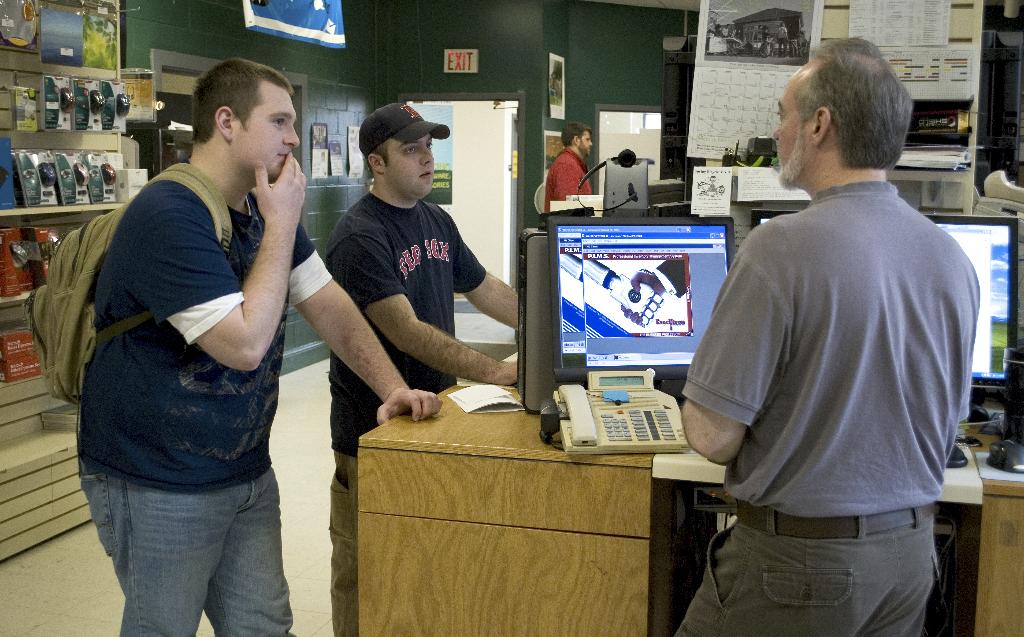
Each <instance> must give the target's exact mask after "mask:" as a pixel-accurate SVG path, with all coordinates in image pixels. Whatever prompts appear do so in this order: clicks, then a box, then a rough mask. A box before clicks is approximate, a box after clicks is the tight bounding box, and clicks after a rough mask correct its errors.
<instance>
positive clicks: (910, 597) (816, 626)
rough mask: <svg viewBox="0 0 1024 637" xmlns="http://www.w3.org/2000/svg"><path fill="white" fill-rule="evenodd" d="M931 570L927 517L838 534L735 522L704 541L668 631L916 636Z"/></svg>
mask: <svg viewBox="0 0 1024 637" xmlns="http://www.w3.org/2000/svg"><path fill="white" fill-rule="evenodd" d="M936 574H937V563H936V558H935V538H934V535H933V521H932V519H931V518H930V517H929V518H928V519H927V520H925V521H921V522H920V523H918V524H917V525H916V526H913V527H903V528H899V529H893V530H890V531H883V532H879V533H876V534H872V535H867V536H865V537H863V538H852V539H840V540H809V539H802V538H793V537H784V536H779V535H770V534H768V533H765V532H763V531H757V530H754V529H751V528H749V527H746V526H743V525H742V524H737V525H735V526H733V527H730V528H729V529H726V530H725V531H722V532H721V533H719V534H718V535H716V536H715V537H714V538H713V539H712V540H711V544H710V546H709V547H708V566H707V568H706V569H705V570H704V581H703V583H702V584H701V587H700V589H699V590H698V591H697V594H696V595H695V596H694V598H693V601H692V602H691V603H690V607H689V608H688V609H687V612H686V618H685V619H684V620H683V624H682V626H680V627H679V630H678V632H676V637H774V636H775V635H785V637H819V636H821V635H828V636H829V637H854V636H856V637H919V636H920V635H921V627H922V625H923V624H924V618H925V608H926V606H927V603H928V594H929V593H930V592H931V589H932V585H933V583H934V582H935V576H936Z"/></svg>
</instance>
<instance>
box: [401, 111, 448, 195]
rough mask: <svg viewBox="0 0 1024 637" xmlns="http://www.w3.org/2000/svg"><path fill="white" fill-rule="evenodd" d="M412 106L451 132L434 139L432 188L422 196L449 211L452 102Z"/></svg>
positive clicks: (428, 119)
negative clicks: (447, 135)
mask: <svg viewBox="0 0 1024 637" xmlns="http://www.w3.org/2000/svg"><path fill="white" fill-rule="evenodd" d="M412 107H413V108H415V109H416V111H417V112H419V114H420V116H421V117H422V118H423V119H425V120H427V121H428V122H435V123H437V124H444V125H445V126H447V127H448V129H449V130H451V132H452V134H451V135H450V136H449V137H448V139H435V140H434V142H433V150H434V189H433V190H431V191H430V194H429V195H427V196H426V197H424V198H423V200H424V201H431V202H433V203H436V204H437V205H439V206H441V207H442V208H444V209H445V210H446V211H447V212H451V211H452V190H453V184H454V183H455V170H454V166H453V162H452V149H453V148H454V145H453V141H454V140H455V135H456V130H455V126H453V125H452V123H453V121H454V120H455V114H454V112H453V107H452V104H451V102H428V103H422V104H420V103H416V104H412Z"/></svg>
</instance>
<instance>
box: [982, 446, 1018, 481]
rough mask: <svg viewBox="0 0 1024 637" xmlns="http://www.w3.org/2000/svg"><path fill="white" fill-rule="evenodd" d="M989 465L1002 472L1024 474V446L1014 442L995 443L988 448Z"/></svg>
mask: <svg viewBox="0 0 1024 637" xmlns="http://www.w3.org/2000/svg"><path fill="white" fill-rule="evenodd" d="M988 449H989V452H988V461H987V462H988V464H989V466H991V467H995V468H996V469H999V470H1000V471H1012V472H1013V473H1024V445H1021V444H1020V443H1017V442H1014V441H1012V440H1000V441H999V442H994V443H992V445H991V446H990V447H989V448H988Z"/></svg>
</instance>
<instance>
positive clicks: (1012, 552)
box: [974, 480, 1024, 637]
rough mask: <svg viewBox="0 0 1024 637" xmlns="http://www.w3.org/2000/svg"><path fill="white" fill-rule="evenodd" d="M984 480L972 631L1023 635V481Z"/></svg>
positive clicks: (985, 636)
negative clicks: (976, 602)
mask: <svg viewBox="0 0 1024 637" xmlns="http://www.w3.org/2000/svg"><path fill="white" fill-rule="evenodd" d="M983 482H984V494H983V496H982V503H981V542H980V555H979V557H978V609H977V615H976V618H975V624H974V634H975V636H976V637H1005V636H1007V635H1024V605H1022V604H1021V595H1022V594H1024V483H1022V482H1009V481H1002V480H984V481H983Z"/></svg>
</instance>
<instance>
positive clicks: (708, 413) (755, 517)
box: [677, 39, 978, 637]
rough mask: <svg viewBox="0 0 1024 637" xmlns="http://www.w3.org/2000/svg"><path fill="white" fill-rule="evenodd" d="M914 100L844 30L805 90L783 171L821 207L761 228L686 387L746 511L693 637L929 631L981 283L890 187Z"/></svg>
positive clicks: (701, 440) (731, 533) (691, 432)
mask: <svg viewBox="0 0 1024 637" xmlns="http://www.w3.org/2000/svg"><path fill="white" fill-rule="evenodd" d="M911 107H912V103H911V99H910V97H909V95H908V94H907V92H906V90H905V89H904V87H903V86H902V85H901V84H900V82H899V80H898V79H897V78H896V76H895V75H894V74H893V72H892V70H891V69H890V67H889V65H888V64H887V62H886V61H885V60H884V59H883V58H882V57H881V55H880V53H879V51H878V49H877V48H876V47H875V46H874V45H873V44H870V43H869V42H866V41H864V40H860V39H850V40H833V41H828V42H826V43H825V44H824V45H822V46H821V47H820V48H819V49H818V50H817V51H815V52H814V55H813V56H812V58H811V61H810V62H809V63H808V64H806V65H805V66H803V67H802V68H801V69H800V70H799V71H797V73H796V74H795V75H794V76H793V77H792V79H790V81H789V83H788V85H787V86H786V89H785V93H784V94H783V96H782V99H781V100H780V102H779V117H780V122H779V127H778V129H777V130H776V131H775V138H776V140H777V141H778V147H779V157H780V159H781V163H782V174H781V180H782V182H783V183H784V184H786V185H789V186H796V187H800V188H803V189H804V190H806V191H807V192H808V193H809V194H810V195H811V197H812V201H811V205H810V206H809V207H808V208H807V209H806V210H804V211H803V212H801V213H798V214H795V215H787V216H785V217H782V218H779V219H776V220H773V221H772V222H771V223H768V224H765V225H763V226H760V227H758V228H757V229H756V230H755V231H754V232H753V233H751V235H750V236H749V237H748V238H747V239H746V241H745V242H744V245H743V249H742V250H741V251H740V253H739V256H738V258H737V259H736V261H735V263H734V265H733V268H732V270H731V271H730V272H729V275H728V278H727V280H726V282H725V285H724V287H723V288H722V291H721V294H720V295H719V298H718V300H717V302H716V305H715V309H714V312H713V314H712V317H711V321H710V324H709V326H708V330H707V333H706V334H705V336H704V339H703V341H702V342H701V345H700V348H699V349H698V351H697V354H696V356H695V357H694V360H693V364H692V367H691V369H690V374H689V378H688V381H687V384H686V388H685V389H684V391H683V393H684V395H685V396H686V398H687V399H688V400H687V402H686V404H685V405H684V407H683V414H682V415H683V422H684V426H685V429H686V435H687V438H688V440H689V442H690V445H691V446H692V447H693V448H694V449H696V450H697V451H698V452H700V453H701V454H702V455H704V456H706V457H707V458H709V459H710V460H712V461H713V462H717V463H720V464H725V465H727V471H726V485H725V486H726V488H727V489H728V491H729V492H730V493H732V494H733V495H734V496H735V497H736V499H737V517H738V523H737V524H736V525H734V526H733V527H731V528H729V529H727V530H725V531H723V532H721V533H719V534H718V535H717V536H715V538H714V539H713V540H712V541H711V545H710V547H709V549H708V567H707V570H706V572H705V575H704V581H703V583H702V585H701V587H700V589H699V591H698V592H697V594H696V596H695V598H694V600H693V602H692V603H691V605H690V607H689V609H688V611H687V613H686V618H685V620H684V621H683V624H682V626H681V627H680V629H679V632H678V633H677V635H700V636H702V637H713V636H717V635H722V636H725V635H728V636H730V637H738V636H742V635H758V636H759V637H760V636H763V635H786V636H787V637H792V636H801V635H807V636H812V635H815V636H817V635H829V636H830V637H839V636H843V635H851V636H852V635H886V636H893V635H915V636H916V635H920V634H921V626H922V622H923V619H924V615H925V607H926V604H927V599H928V595H929V592H930V591H931V588H932V584H933V579H934V574H935V548H934V540H933V537H932V532H933V531H932V526H933V511H934V503H935V501H936V500H937V498H938V496H939V494H940V492H941V487H942V478H943V471H944V468H945V463H946V459H947V458H948V457H949V453H950V451H951V449H952V447H953V444H954V439H955V434H956V428H957V423H958V422H959V420H960V419H961V418H962V417H965V416H966V415H967V412H968V399H969V394H970V372H971V351H972V343H973V340H974V330H975V323H976V320H977V317H978V281H977V277H976V276H975V273H974V269H973V267H972V265H971V263H970V261H969V260H968V259H967V257H966V255H964V253H963V251H962V250H961V249H960V248H959V246H958V245H957V244H956V242H955V241H953V239H951V238H950V237H948V236H947V235H946V234H945V233H944V232H943V231H942V230H940V229H939V228H937V227H936V226H935V225H934V224H933V223H932V222H931V221H929V220H928V219H926V218H925V217H924V216H923V215H921V214H920V213H919V212H917V211H916V210H914V209H913V208H911V207H910V206H908V205H907V204H906V203H904V202H903V201H902V200H901V199H900V198H899V196H898V195H897V193H896V189H895V188H894V187H893V186H892V185H891V184H888V183H887V182H886V169H888V168H890V167H892V166H893V165H894V164H895V162H896V160H897V158H898V157H899V154H900V150H901V148H902V145H903V138H904V136H905V134H906V131H907V127H908V124H909V120H910V112H911Z"/></svg>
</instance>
